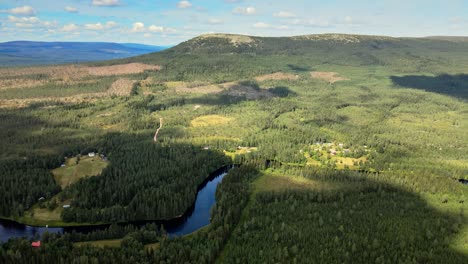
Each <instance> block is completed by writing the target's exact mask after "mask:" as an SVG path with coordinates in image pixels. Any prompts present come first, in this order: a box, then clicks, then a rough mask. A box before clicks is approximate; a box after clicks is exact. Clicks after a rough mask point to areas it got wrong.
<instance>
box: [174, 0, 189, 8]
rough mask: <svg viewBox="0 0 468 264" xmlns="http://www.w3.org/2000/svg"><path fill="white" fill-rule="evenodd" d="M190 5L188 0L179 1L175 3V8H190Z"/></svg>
mask: <svg viewBox="0 0 468 264" xmlns="http://www.w3.org/2000/svg"><path fill="white" fill-rule="evenodd" d="M190 7H192V3H190V2H189V1H180V2H179V3H177V8H190Z"/></svg>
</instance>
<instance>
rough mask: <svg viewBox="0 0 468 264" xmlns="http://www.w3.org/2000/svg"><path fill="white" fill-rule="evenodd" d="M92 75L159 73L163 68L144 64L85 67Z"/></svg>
mask: <svg viewBox="0 0 468 264" xmlns="http://www.w3.org/2000/svg"><path fill="white" fill-rule="evenodd" d="M85 68H86V70H87V71H88V73H89V74H90V75H94V76H112V75H125V74H135V73H142V72H144V71H159V70H161V66H159V65H148V64H143V63H127V64H118V65H112V66H100V67H85Z"/></svg>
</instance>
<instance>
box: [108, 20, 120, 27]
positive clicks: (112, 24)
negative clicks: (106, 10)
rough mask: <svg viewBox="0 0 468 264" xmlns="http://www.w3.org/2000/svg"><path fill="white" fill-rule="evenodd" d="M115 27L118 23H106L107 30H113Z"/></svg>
mask: <svg viewBox="0 0 468 264" xmlns="http://www.w3.org/2000/svg"><path fill="white" fill-rule="evenodd" d="M115 26H117V22H114V21H107V23H106V28H113V27H115Z"/></svg>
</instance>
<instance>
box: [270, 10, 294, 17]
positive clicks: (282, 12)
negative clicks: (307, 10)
mask: <svg viewBox="0 0 468 264" xmlns="http://www.w3.org/2000/svg"><path fill="white" fill-rule="evenodd" d="M273 16H275V17H281V18H292V17H296V14H294V13H292V12H287V11H280V12H278V13H274V14H273Z"/></svg>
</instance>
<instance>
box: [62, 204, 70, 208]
mask: <svg viewBox="0 0 468 264" xmlns="http://www.w3.org/2000/svg"><path fill="white" fill-rule="evenodd" d="M62 207H63V208H64V209H66V208H70V205H69V204H64V205H63V206H62Z"/></svg>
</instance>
